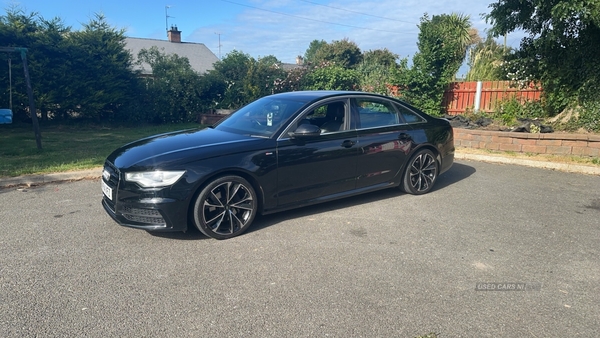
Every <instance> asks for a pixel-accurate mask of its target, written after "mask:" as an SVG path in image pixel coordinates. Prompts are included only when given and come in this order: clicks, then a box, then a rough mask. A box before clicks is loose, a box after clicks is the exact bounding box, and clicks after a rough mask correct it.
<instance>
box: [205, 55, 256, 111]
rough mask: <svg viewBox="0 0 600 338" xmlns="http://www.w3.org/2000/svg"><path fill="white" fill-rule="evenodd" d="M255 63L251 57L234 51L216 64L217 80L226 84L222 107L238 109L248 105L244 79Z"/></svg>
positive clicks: (220, 104)
mask: <svg viewBox="0 0 600 338" xmlns="http://www.w3.org/2000/svg"><path fill="white" fill-rule="evenodd" d="M254 62H255V60H254V59H253V58H252V57H250V55H248V54H244V53H242V52H240V51H237V50H234V51H232V52H230V53H228V54H227V55H225V57H224V58H223V59H221V60H219V61H217V62H216V63H215V64H214V68H215V69H214V71H213V72H215V73H216V74H214V75H215V78H220V79H222V80H223V81H224V83H225V92H224V93H223V97H222V98H221V102H219V106H220V107H222V108H237V107H241V106H242V105H244V104H245V103H248V102H247V100H246V97H247V96H248V95H247V93H245V92H244V79H245V78H246V76H247V75H248V71H249V70H250V68H251V67H252V65H253V64H254Z"/></svg>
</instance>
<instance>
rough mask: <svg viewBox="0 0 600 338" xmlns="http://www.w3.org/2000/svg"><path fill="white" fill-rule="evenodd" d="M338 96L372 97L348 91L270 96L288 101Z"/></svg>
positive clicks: (312, 91) (321, 91)
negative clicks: (287, 99)
mask: <svg viewBox="0 0 600 338" xmlns="http://www.w3.org/2000/svg"><path fill="white" fill-rule="evenodd" d="M340 95H374V94H372V93H364V92H356V91H349V90H306V91H297V92H285V93H279V94H274V95H271V96H272V97H277V98H290V99H302V100H306V101H313V100H318V99H323V98H327V97H334V96H340Z"/></svg>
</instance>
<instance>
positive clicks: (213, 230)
mask: <svg viewBox="0 0 600 338" xmlns="http://www.w3.org/2000/svg"><path fill="white" fill-rule="evenodd" d="M257 206H258V203H257V198H256V193H255V192H254V189H253V188H252V186H251V185H250V183H248V181H246V180H245V179H243V178H242V177H239V176H223V177H220V178H217V179H215V180H214V181H212V182H210V183H209V184H208V185H207V186H206V187H204V189H202V191H201V192H200V194H199V195H198V197H197V198H196V200H195V202H194V211H193V212H194V214H193V219H194V225H195V226H196V227H197V228H198V230H200V231H201V232H202V233H203V234H205V235H206V236H208V237H212V238H216V239H227V238H231V237H235V236H238V235H240V234H242V233H243V232H244V231H246V229H248V227H249V226H250V224H251V223H252V221H253V220H254V217H255V216H256V212H257Z"/></svg>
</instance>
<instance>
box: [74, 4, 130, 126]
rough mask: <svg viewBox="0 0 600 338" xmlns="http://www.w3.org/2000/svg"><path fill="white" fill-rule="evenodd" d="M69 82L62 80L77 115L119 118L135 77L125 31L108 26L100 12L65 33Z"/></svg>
mask: <svg viewBox="0 0 600 338" xmlns="http://www.w3.org/2000/svg"><path fill="white" fill-rule="evenodd" d="M69 42H70V44H71V48H70V50H69V53H70V55H69V56H70V60H71V61H70V62H71V67H72V68H71V71H72V72H73V74H72V76H73V77H74V79H73V82H72V83H69V84H66V87H65V90H66V91H67V92H68V93H69V98H70V99H69V100H68V102H69V104H68V106H70V107H72V109H73V110H76V111H77V112H78V113H79V114H80V115H81V116H83V117H88V118H94V119H97V120H104V119H109V120H113V119H120V118H122V116H119V113H120V112H122V111H123V108H124V107H127V105H128V103H129V101H130V98H131V95H132V92H131V90H132V88H134V82H135V81H136V77H135V75H134V74H133V72H132V71H131V66H132V62H133V61H132V56H131V54H130V53H129V51H128V50H127V49H126V48H125V31H124V30H123V29H116V28H114V27H111V26H110V25H109V24H108V23H107V22H106V18H105V17H104V16H103V15H102V14H95V16H94V18H92V19H90V21H89V22H88V23H86V24H84V25H83V29H82V30H81V31H76V32H73V33H71V34H70V35H69Z"/></svg>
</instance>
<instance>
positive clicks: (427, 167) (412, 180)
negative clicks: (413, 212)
mask: <svg viewBox="0 0 600 338" xmlns="http://www.w3.org/2000/svg"><path fill="white" fill-rule="evenodd" d="M438 167H439V165H438V162H437V160H436V159H435V155H434V154H433V152H432V151H431V150H429V149H424V150H420V151H418V152H417V153H416V154H414V155H413V157H411V158H410V161H409V162H408V165H407V166H406V171H405V173H404V180H403V182H402V189H403V190H404V191H405V192H407V193H409V194H413V195H422V194H426V193H428V192H429V191H431V189H432V188H433V185H434V183H435V181H436V180H437V177H438V171H439V168H438Z"/></svg>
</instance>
